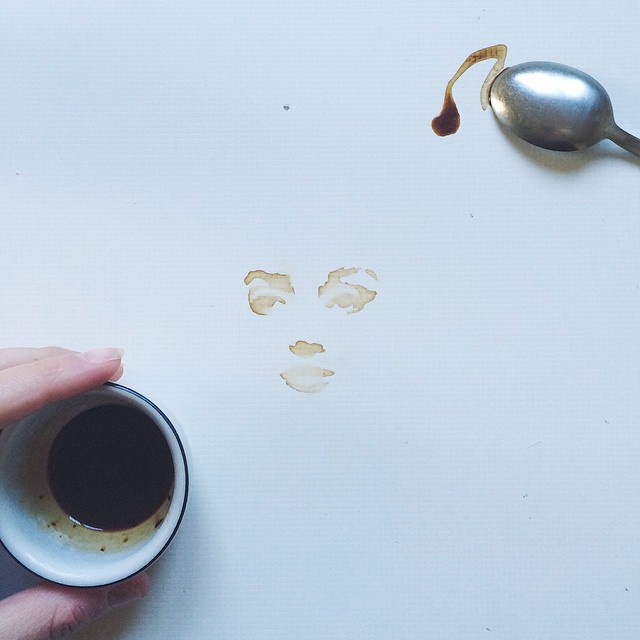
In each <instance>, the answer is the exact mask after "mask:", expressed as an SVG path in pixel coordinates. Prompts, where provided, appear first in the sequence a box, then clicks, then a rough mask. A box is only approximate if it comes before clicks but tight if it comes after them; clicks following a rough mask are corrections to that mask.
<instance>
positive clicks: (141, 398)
mask: <svg viewBox="0 0 640 640" xmlns="http://www.w3.org/2000/svg"><path fill="white" fill-rule="evenodd" d="M104 388H107V389H113V390H114V391H115V392H116V393H117V394H124V396H125V397H126V396H127V395H129V396H132V397H133V398H135V399H136V400H137V401H138V402H140V403H142V404H143V405H145V406H146V407H147V408H148V409H150V411H151V412H152V413H153V414H155V415H156V416H157V420H156V421H162V422H163V423H164V425H165V426H166V427H167V428H168V430H169V432H171V433H172V434H173V443H174V444H175V446H176V448H177V450H178V452H179V458H180V463H181V464H180V466H181V471H182V475H183V476H184V486H183V487H182V493H183V496H182V497H181V500H182V504H181V505H180V511H179V513H178V514H177V516H176V517H175V522H174V523H173V524H172V528H171V531H170V532H169V533H168V535H167V538H166V540H164V541H163V544H162V546H161V547H160V548H159V549H158V550H157V551H156V552H155V553H154V555H153V556H152V557H151V558H150V559H148V560H147V561H146V562H145V563H144V565H142V566H140V567H135V569H134V570H132V571H131V572H127V573H126V575H119V576H118V577H116V578H115V579H113V580H110V579H106V580H105V579H101V580H95V581H83V582H82V583H80V582H79V581H77V580H74V579H73V578H70V579H68V580H65V579H64V578H63V577H62V576H58V577H57V578H56V577H54V576H53V575H52V574H47V575H43V573H47V572H46V571H43V572H42V573H41V572H39V571H38V570H36V569H35V568H34V567H33V566H29V565H28V563H26V562H25V561H24V560H23V559H21V558H19V557H18V556H17V555H16V553H14V552H13V551H12V550H11V548H10V546H11V545H8V544H7V543H6V542H5V541H4V540H3V539H2V537H0V545H1V546H2V547H3V548H4V549H5V551H6V552H7V553H8V554H9V555H10V556H11V557H12V558H13V559H14V560H15V561H16V562H17V563H18V564H19V565H21V566H22V567H24V568H25V569H26V570H27V571H28V572H29V573H31V574H32V575H35V576H37V577H38V578H42V579H45V580H47V581H48V582H50V583H53V584H59V585H62V586H71V587H77V588H88V589H89V588H95V587H100V586H106V585H110V584H117V583H119V582H122V581H124V580H128V579H129V578H131V577H133V576H135V575H137V574H139V573H141V572H143V571H145V570H146V569H148V568H149V567H150V566H151V565H152V564H153V563H154V562H155V561H156V560H157V559H158V558H159V557H160V556H161V555H162V554H163V553H164V552H165V551H166V549H167V547H168V546H169V545H170V544H171V542H172V541H173V539H174V537H175V536H176V534H177V532H178V529H179V528H180V525H181V523H182V520H183V518H184V514H185V512H186V508H187V503H188V499H189V484H190V477H189V463H188V456H187V451H186V449H185V444H184V442H183V437H182V436H181V434H180V433H179V430H178V428H177V427H176V422H175V420H173V419H171V418H170V417H169V416H168V415H167V414H166V413H165V411H164V410H163V409H161V408H160V407H159V406H158V405H157V404H156V403H155V402H153V401H152V400H150V399H149V398H148V397H146V396H145V395H143V394H142V393H140V392H139V391H136V390H135V389H132V388H131V387H127V386H124V385H122V384H118V383H116V382H106V383H104V384H103V385H101V386H99V387H96V388H95V389H92V390H90V391H87V392H85V393H81V394H79V395H77V396H73V397H71V398H67V399H66V400H62V401H60V402H61V403H68V402H71V403H72V402H73V400H74V398H81V397H82V396H86V395H91V394H96V393H99V392H100V390H102V389H104ZM38 413H40V412H39V411H38V412H36V413H35V414H32V416H27V417H26V418H29V417H33V416H36V415H38ZM26 418H25V419H26ZM19 422H20V420H18V421H16V422H15V423H13V424H18V423H19ZM11 426H12V425H9V426H7V427H5V429H9V428H11ZM3 431H4V430H3ZM0 433H1V432H0ZM175 465H176V462H174V466H175ZM34 564H35V563H34Z"/></svg>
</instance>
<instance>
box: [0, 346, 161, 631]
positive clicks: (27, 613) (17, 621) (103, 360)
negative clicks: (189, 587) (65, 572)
mask: <svg viewBox="0 0 640 640" xmlns="http://www.w3.org/2000/svg"><path fill="white" fill-rule="evenodd" d="M121 361H122V352H121V351H119V350H117V349H99V350H96V351H90V352H88V353H84V354H81V353H78V352H75V351H69V350H67V349H60V348H58V347H49V348H45V349H0V429H2V428H3V427H6V426H7V425H9V424H12V423H13V422H15V421H17V420H19V419H20V418H23V417H25V416H27V415H30V414H31V413H34V412H36V411H38V410H39V409H42V408H43V407H45V406H46V405H47V404H49V403H50V402H55V401H57V400H63V399H65V398H70V397H72V396H75V395H78V394H80V393H84V392H85V391H89V390H90V389H93V388H95V387H98V386H100V385H101V384H103V383H104V382H106V381H107V380H117V379H119V378H120V376H121V375H122V362H121ZM148 590H149V578H148V577H147V575H146V574H144V573H142V574H138V575H137V576H134V577H133V578H131V579H129V580H127V581H125V582H120V583H118V584H115V585H110V586H106V587H96V588H72V587H63V586H60V585H55V584H50V583H46V582H43V583H40V584H38V585H36V586H34V587H31V588H30V589H26V590H25V591H22V592H20V593H16V594H14V595H12V596H10V597H8V598H6V599H5V600H1V601H0V640H47V639H52V638H61V637H63V636H66V635H67V634H68V633H70V632H72V631H73V630H75V629H76V628H78V627H79V626H81V625H83V624H84V623H86V622H89V621H90V620H93V619H95V618H97V617H99V616H101V615H103V614H105V613H107V612H108V611H110V610H111V609H113V608H115V607H118V606H120V605H122V604H125V603H127V602H131V601H133V600H137V599H138V598H141V597H142V596H144V595H145V594H146V593H147V591H148Z"/></svg>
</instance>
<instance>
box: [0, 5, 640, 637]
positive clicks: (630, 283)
mask: <svg viewBox="0 0 640 640" xmlns="http://www.w3.org/2000/svg"><path fill="white" fill-rule="evenodd" d="M638 24H640V4H638V3H637V2H636V1H635V0H609V2H606V3H596V2H586V3H585V2H583V1H578V0H567V1H566V2H551V1H547V0H540V1H539V2H535V3H534V2H531V3H517V2H513V0H487V1H486V2H477V1H475V0H455V1H453V2H449V3H444V4H441V5H440V6H438V5H437V4H436V3H429V2H424V1H423V0H421V1H420V2H417V1H415V2H410V1H406V0H400V1H398V2H395V3H392V2H358V1H349V0H346V1H345V0H343V1H335V0H328V1H325V2H322V3H312V2H301V1H299V0H298V1H297V2H296V1H293V0H290V1H284V0H283V1H280V2H276V1H272V0H262V1H261V2H241V1H238V2H215V1H213V0H187V1H185V2H167V1H164V0H155V1H154V2H151V1H147V0H138V1H136V0H129V1H127V2H124V1H119V0H109V1H108V2H106V1H104V2H98V1H97V0H89V1H87V2H71V1H69V0H60V1H59V2H55V3H52V2H45V1H44V0H29V1H26V0H4V2H3V3H2V7H1V8H0V51H1V56H0V68H1V69H2V74H1V77H2V95H3V99H2V100H1V101H0V132H1V140H2V145H1V147H0V148H1V150H0V216H1V220H2V226H1V228H0V274H1V277H2V286H1V288H0V310H1V316H0V318H1V319H0V343H1V344H2V345H6V346H17V345H33V346H37V345H48V344H59V345H64V346H68V347H71V348H76V349H89V348H93V347H100V346H122V347H124V348H125V349H126V351H127V354H126V357H125V362H126V374H125V378H124V379H123V383H124V384H127V385H129V386H133V387H135V388H137V389H139V390H140V391H142V392H144V393H146V394H147V395H149V396H150V397H151V398H152V399H154V400H157V401H158V402H160V403H162V404H163V405H165V406H166V407H168V408H169V409H170V410H171V411H172V412H173V413H174V414H176V415H177V416H178V417H179V419H180V421H181V423H182V425H183V428H184V430H185V432H186V433H187V437H188V440H189V445H190V449H191V454H192V457H191V469H192V487H191V488H192V494H191V502H190V505H189V509H188V513H187V516H186V519H185V521H184V525H183V528H182V529H181V530H180V533H179V535H178V537H177V539H176V540H175V542H174V544H173V545H172V547H171V548H170V550H169V551H168V552H167V554H166V555H165V556H164V557H163V558H162V559H161V560H160V561H159V562H158V563H156V565H155V566H154V568H153V569H152V572H151V573H152V575H153V579H154V587H153V590H152V593H151V594H150V596H149V597H148V598H147V599H146V600H145V601H144V602H142V603H140V604H139V605H136V606H134V607H131V608H129V609H126V610H121V611H119V612H117V613H114V614H112V615H111V616H110V617H108V618H107V619H106V620H103V621H102V622H100V623H99V624H94V625H92V626H91V627H89V628H88V629H87V630H86V631H85V632H82V633H80V634H79V635H78V636H77V637H78V638H85V639H89V638H91V639H95V640H103V639H104V640H106V639H107V638H109V639H111V638H118V639H135V640H144V639H147V638H148V639H151V638H154V639H155V638H189V639H192V638H203V639H209V638H215V639H217V640H249V639H250V640H258V639H260V640H263V639H264V640H275V639H278V640H284V639H287V640H289V639H291V640H316V639H317V640H320V639H322V640H326V639H331V640H342V639H344V640H347V639H348V640H354V639H363V640H364V639H366V640H372V639H380V640H416V639H418V638H420V639H422V638H424V639H429V640H439V639H442V640H457V639H461V640H462V639H464V640H472V639H474V638H487V639H490V638H505V639H508V640H514V639H526V640H533V639H535V640H537V639H540V640H555V639H557V640H567V639H573V638H575V639H580V640H587V639H590V638H594V639H596V638H597V639H600V638H602V639H607V640H609V639H611V638H616V640H623V639H632V638H633V639H635V638H638V637H639V635H640V549H639V544H638V540H639V536H640V516H639V511H638V508H637V504H638V494H639V491H640V474H639V473H638V454H639V453H640V430H639V429H638V425H639V421H640V393H639V391H640V322H639V321H640V253H639V251H638V239H639V233H640V215H639V214H640V162H638V160H637V159H633V158H632V156H630V154H626V153H625V152H623V151H621V150H619V149H618V148H617V147H615V146H614V145H612V144H609V143H603V144H601V145H598V146H597V147H595V148H594V149H592V150H589V151H586V152H581V153H578V154H556V153H550V152H544V151H540V150H537V149H534V148H532V147H529V146H528V145H526V144H525V143H522V142H520V141H518V140H514V139H512V138H510V137H509V136H507V135H506V134H505V133H504V132H503V131H502V130H501V128H500V127H499V126H498V124H497V123H496V121H495V119H494V117H493V115H492V114H491V112H490V111H487V112H483V111H482V110H481V109H480V105H479V101H478V92H479V89H480V84H481V82H482V80H483V79H484V76H485V75H486V73H487V71H488V69H489V67H490V64H491V63H489V62H486V63H483V64H482V65H478V66H477V67H475V68H473V69H471V70H470V71H469V72H467V74H466V75H465V76H464V77H463V78H462V79H461V80H460V81H459V83H458V85H457V86H456V91H455V94H456V98H457V101H458V104H459V107H460V111H461V114H462V127H461V129H460V131H459V132H458V134H457V135H455V136H452V137H449V138H446V139H442V138H437V137H436V136H435V135H434V134H433V133H432V132H431V129H430V121H431V118H432V117H433V116H434V115H436V113H437V112H438V111H439V109H440V106H441V103H442V93H443V89H444V85H445V84H446V81H447V80H448V79H449V77H450V75H451V74H452V73H453V72H454V71H455V69H456V68H457V67H458V65H459V64H460V63H461V62H462V60H463V59H464V58H465V57H466V56H467V54H469V53H471V52H472V51H473V50H475V49H478V48H481V47H484V46H488V45H491V44H496V43H499V42H504V43H505V44H507V45H508V46H509V55H508V57H507V64H508V65H511V64H516V63H518V62H525V61H527V60H536V59H544V60H553V61H556V62H563V63H566V64H570V65H572V66H576V67H579V68H581V69H583V70H584V71H586V72H588V73H590V74H591V75H593V76H594V77H596V78H597V79H598V80H599V81H600V82H601V83H602V84H603V85H604V86H605V87H606V88H607V90H608V92H609V94H610V95H611V98H612V102H613V104H614V109H615V113H616V119H617V121H618V123H619V124H620V125H621V126H622V127H624V128H626V129H628V130H629V131H631V132H632V133H636V134H638V133H639V132H640V111H639V110H638V104H640V83H639V82H638V70H637V60H638V57H639V53H640V49H639V45H638V43H639V40H638ZM285 105H286V106H288V107H289V108H288V109H285V108H284V107H285ZM339 267H358V268H363V269H364V268H368V269H372V270H374V271H375V272H376V273H377V275H378V281H377V282H373V281H371V282H370V284H373V285H375V286H372V287H371V288H374V289H375V290H376V291H377V293H378V295H377V297H376V299H375V300H374V301H373V302H371V303H370V304H369V305H367V306H366V307H365V308H364V309H363V310H362V312H360V313H356V314H352V315H346V314H345V313H344V311H341V310H339V309H337V308H332V309H327V308H325V307H324V306H323V305H322V304H321V302H320V301H319V300H318V297H317V287H318V285H321V284H323V283H324V281H325V280H326V278H327V274H328V273H329V272H330V271H332V270H334V269H337V268H339ZM254 269H264V270H266V271H270V272H279V273H284V274H288V275H291V279H292V284H293V286H294V288H295V290H296V296H295V297H294V298H292V299H291V300H289V301H288V302H287V304H286V305H281V304H280V305H277V308H276V309H274V312H273V314H272V315H270V316H266V317H259V316H257V315H255V314H253V313H252V312H251V310H250V309H249V307H248V304H247V291H248V287H247V286H245V284H244V282H243V278H244V277H245V275H246V274H247V272H249V271H250V270H254ZM296 340H307V341H310V342H319V343H322V344H323V345H324V347H325V349H326V351H325V353H323V354H321V355H320V356H318V358H319V361H320V362H321V363H322V365H323V366H326V367H328V368H329V369H331V370H333V371H335V376H333V377H331V378H330V379H329V378H328V379H327V380H328V381H329V385H328V386H327V387H326V388H325V389H324V390H323V391H321V392H320V393H316V394H307V393H300V392H297V391H295V390H293V389H291V388H289V387H287V386H286V385H285V384H284V382H283V380H282V379H281V378H280V376H279V375H278V374H279V372H282V371H283V370H284V368H286V367H288V366H290V365H291V364H292V363H293V361H294V360H295V359H296V358H295V356H293V355H292V354H291V353H290V352H289V350H288V346H289V345H290V344H293V343H294V342H295V341H296ZM0 576H1V578H2V579H1V589H2V594H5V595H6V594H7V593H10V592H12V591H15V590H16V589H18V588H19V587H21V586H23V585H24V584H28V583H30V582H31V581H32V578H30V577H29V576H27V575H26V574H25V573H24V572H23V571H22V570H21V569H19V568H18V567H16V566H15V565H14V564H13V563H12V561H11V560H10V559H8V558H7V557H6V556H5V555H2V556H0Z"/></svg>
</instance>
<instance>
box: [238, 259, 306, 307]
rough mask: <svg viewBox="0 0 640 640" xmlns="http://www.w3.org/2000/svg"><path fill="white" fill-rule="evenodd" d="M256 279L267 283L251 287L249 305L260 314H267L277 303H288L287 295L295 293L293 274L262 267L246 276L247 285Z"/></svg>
mask: <svg viewBox="0 0 640 640" xmlns="http://www.w3.org/2000/svg"><path fill="white" fill-rule="evenodd" d="M254 280H262V281H263V282H264V283H265V284H263V285H256V286H253V287H251V289H249V294H248V298H249V307H250V308H251V311H253V312H254V313H255V314H257V315H259V316H267V315H269V313H270V312H271V309H273V307H275V305H276V304H277V303H280V304H286V303H287V297H288V296H291V295H294V294H295V290H294V289H293V286H292V285H291V276H289V275H286V274H283V273H269V272H267V271H263V270H262V269H256V270H254V271H249V273H248V274H247V275H246V276H245V278H244V283H245V284H246V285H249V284H251V283H252V282H253V281H254Z"/></svg>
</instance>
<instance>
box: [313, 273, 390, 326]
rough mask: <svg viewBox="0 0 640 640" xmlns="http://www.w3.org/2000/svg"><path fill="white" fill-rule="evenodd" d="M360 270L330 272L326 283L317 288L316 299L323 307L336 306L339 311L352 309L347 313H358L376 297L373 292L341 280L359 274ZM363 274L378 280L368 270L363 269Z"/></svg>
mask: <svg viewBox="0 0 640 640" xmlns="http://www.w3.org/2000/svg"><path fill="white" fill-rule="evenodd" d="M360 271H362V269H357V268H355V267H353V268H351V269H345V268H344V267H342V268H340V269H336V270H335V271H331V272H330V273H329V275H328V276H327V281H326V282H325V283H324V284H323V285H322V286H320V287H318V297H319V298H321V299H323V300H324V301H325V306H326V307H328V308H331V307H333V306H336V305H337V306H338V307H340V308H341V309H348V308H349V307H352V308H351V310H350V311H347V313H349V314H351V313H358V312H359V311H362V310H363V309H364V307H365V306H366V305H367V304H369V303H370V302H371V301H372V300H373V299H374V298H375V297H376V295H377V293H376V292H375V291H372V290H371V289H367V287H365V286H363V285H361V284H351V283H349V282H343V278H346V277H348V276H352V275H354V274H356V273H359V272H360ZM365 273H366V274H367V275H368V276H370V277H371V278H374V279H375V280H377V279H378V276H377V275H376V274H375V273H374V272H373V271H371V270H370V269H365Z"/></svg>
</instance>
